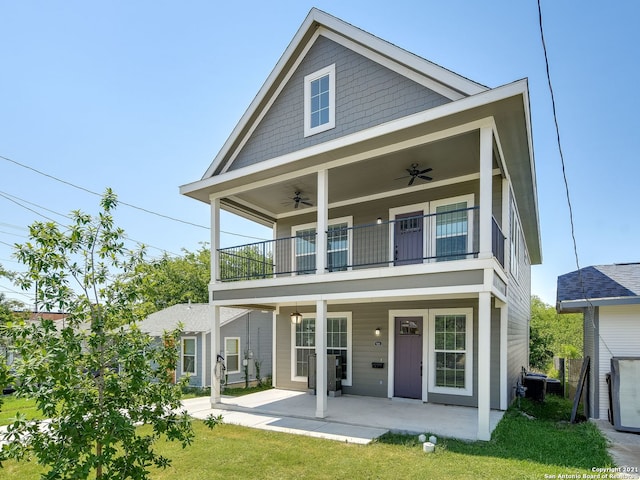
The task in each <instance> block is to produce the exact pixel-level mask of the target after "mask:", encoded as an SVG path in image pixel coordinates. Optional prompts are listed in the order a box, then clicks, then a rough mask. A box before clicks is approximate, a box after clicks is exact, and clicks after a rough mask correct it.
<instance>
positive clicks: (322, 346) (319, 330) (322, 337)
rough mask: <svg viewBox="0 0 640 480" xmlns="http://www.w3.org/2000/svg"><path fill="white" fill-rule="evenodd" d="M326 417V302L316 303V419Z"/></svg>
mask: <svg viewBox="0 0 640 480" xmlns="http://www.w3.org/2000/svg"><path fill="white" fill-rule="evenodd" d="M326 416H327V301H326V300H318V301H317V302H316V417H318V418H324V417H326Z"/></svg>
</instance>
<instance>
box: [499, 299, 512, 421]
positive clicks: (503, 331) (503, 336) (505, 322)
mask: <svg viewBox="0 0 640 480" xmlns="http://www.w3.org/2000/svg"><path fill="white" fill-rule="evenodd" d="M496 307H499V308H500V410H506V409H507V408H508V407H509V391H510V390H509V384H508V375H509V372H508V370H507V333H508V328H509V307H508V306H507V304H506V303H504V302H501V301H499V300H498V299H496Z"/></svg>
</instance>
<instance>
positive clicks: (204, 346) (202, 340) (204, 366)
mask: <svg viewBox="0 0 640 480" xmlns="http://www.w3.org/2000/svg"><path fill="white" fill-rule="evenodd" d="M200 344H201V345H202V351H201V355H202V358H201V359H200V368H201V370H200V372H202V373H200V378H201V379H202V380H201V382H202V383H201V386H202V388H204V387H206V386H207V332H201V333H200Z"/></svg>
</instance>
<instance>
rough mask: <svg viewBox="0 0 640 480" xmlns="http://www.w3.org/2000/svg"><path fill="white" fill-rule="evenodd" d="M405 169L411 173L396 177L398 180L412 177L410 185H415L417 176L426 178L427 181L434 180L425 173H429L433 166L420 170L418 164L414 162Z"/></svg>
mask: <svg viewBox="0 0 640 480" xmlns="http://www.w3.org/2000/svg"><path fill="white" fill-rule="evenodd" d="M405 170H406V171H407V173H408V174H409V175H405V176H403V177H399V178H396V180H400V179H402V178H410V180H409V185H408V186H409V187H410V186H411V185H413V182H415V181H416V178H421V179H422V180H426V181H427V182H430V181H431V180H433V178H431V177H429V176H428V175H425V173H429V172H430V171H431V170H433V169H432V168H425V169H424V170H418V164H417V163H412V164H411V168H406V169H405Z"/></svg>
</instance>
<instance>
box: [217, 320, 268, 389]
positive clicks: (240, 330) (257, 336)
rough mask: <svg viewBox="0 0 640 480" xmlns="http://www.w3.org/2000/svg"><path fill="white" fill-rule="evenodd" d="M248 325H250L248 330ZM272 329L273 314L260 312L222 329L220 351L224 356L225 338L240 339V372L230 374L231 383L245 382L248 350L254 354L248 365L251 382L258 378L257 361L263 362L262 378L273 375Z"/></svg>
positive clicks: (229, 380) (235, 321)
mask: <svg viewBox="0 0 640 480" xmlns="http://www.w3.org/2000/svg"><path fill="white" fill-rule="evenodd" d="M247 323H248V324H249V328H248V329H247ZM272 328H273V321H272V318H271V313H262V312H260V311H252V312H251V313H250V314H249V315H246V314H245V315H243V316H242V317H240V318H237V319H235V320H233V321H232V322H229V323H228V324H226V325H223V326H222V327H221V328H220V336H221V337H222V338H220V351H221V352H223V355H224V350H225V345H224V339H225V337H240V372H239V373H234V374H229V377H228V382H229V383H237V382H244V376H245V375H244V369H243V367H242V360H243V359H244V355H245V352H246V351H247V349H249V350H250V351H251V354H252V357H251V358H250V359H249V365H248V366H249V380H255V378H256V368H255V361H260V362H261V367H260V375H261V376H262V377H266V376H268V375H271V372H272V368H271V364H272V355H271V349H272V339H271V330H272ZM247 331H248V333H247ZM247 335H248V336H247Z"/></svg>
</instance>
